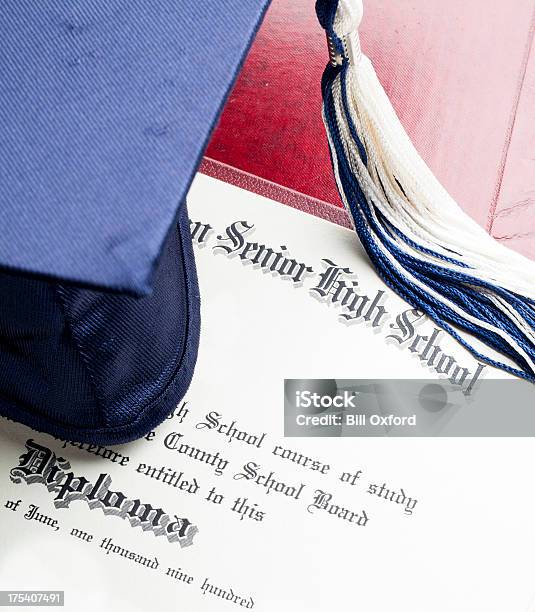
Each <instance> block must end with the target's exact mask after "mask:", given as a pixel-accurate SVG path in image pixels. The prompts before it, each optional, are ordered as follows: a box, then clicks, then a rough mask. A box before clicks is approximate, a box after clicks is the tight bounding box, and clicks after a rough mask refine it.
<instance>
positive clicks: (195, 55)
mask: <svg viewBox="0 0 535 612" xmlns="http://www.w3.org/2000/svg"><path fill="white" fill-rule="evenodd" d="M266 4H267V0H247V1H246V2H244V1H243V0H206V1H205V2H202V3H199V2H187V1H185V0H156V1H155V2H146V1H144V0H92V1H89V2H81V1H74V2H69V3H62V2H45V3H43V2H38V1H35V0H33V1H32V2H17V1H16V0H7V2H5V3H4V4H3V6H2V20H1V21H0V121H1V127H0V152H1V155H2V163H1V164H0V218H1V226H0V227H1V232H2V236H1V238H0V295H1V306H0V413H2V414H3V415H4V416H7V417H8V418H11V419H13V420H17V421H21V422H23V423H25V424H27V425H29V426H31V427H34V428H35V429H39V430H43V431H46V432H49V433H51V434H52V435H55V436H57V437H61V438H66V439H70V440H78V441H86V442H92V443H99V444H113V443H122V442H125V441H128V440H131V439H134V438H137V437H140V436H142V435H144V434H145V433H147V432H148V431H149V430H151V429H152V428H153V427H155V426H156V425H157V424H158V423H159V422H161V421H162V420H163V419H164V418H165V417H166V416H167V415H168V414H169V413H170V411H171V410H172V409H173V408H174V407H175V406H176V404H177V402H178V401H179V400H180V399H181V398H182V396H183V395H184V393H185V392H186V390H187V387H188V385H189V382H190V379H191V377H192V373H193V369H194V364H195V360H196V354H197V346H198V340H199V325H200V322H199V293H198V287H197V279H196V272H195V264H194V258H193V253H192V246H191V237H190V232H189V222H188V218H187V211H186V205H185V202H184V201H185V197H186V194H187V191H188V188H189V185H190V182H191V180H192V177H193V175H194V173H195V170H196V168H197V166H198V164H199V162H200V158H201V155H202V152H203V150H204V147H205V144H206V142H207V139H208V137H209V134H210V131H211V129H212V127H213V126H214V123H215V121H216V119H217V117H218V113H219V110H220V108H221V105H222V103H223V102H224V99H225V97H226V95H227V93H228V91H229V89H230V87H231V85H232V83H233V81H234V78H235V76H236V73H237V71H238V69H239V66H240V64H241V62H242V60H243V57H244V55H245V53H246V51H247V49H248V46H249V44H250V42H251V40H252V37H253V36H254V34H255V32H256V29H257V27H258V25H259V22H260V20H261V17H262V15H263V12H264V10H265V6H266Z"/></svg>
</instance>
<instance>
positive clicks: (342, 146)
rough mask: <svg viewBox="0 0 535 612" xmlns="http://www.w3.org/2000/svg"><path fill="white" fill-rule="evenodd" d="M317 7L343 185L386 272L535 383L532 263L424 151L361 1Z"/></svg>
mask: <svg viewBox="0 0 535 612" xmlns="http://www.w3.org/2000/svg"><path fill="white" fill-rule="evenodd" d="M316 12H317V15H318V19H319V21H320V23H321V25H322V27H323V28H324V29H325V30H326V33H327V40H328V45H329V55H330V65H328V66H327V68H326V70H325V73H324V75H323V81H322V93H323V120H324V123H325V127H326V130H327V137H328V141H329V149H330V153H331V161H332V165H333V170H334V174H335V178H336V183H337V185H338V191H339V193H340V197H341V199H342V201H343V203H344V206H345V208H346V210H347V211H348V213H349V215H350V218H351V219H352V221H353V226H354V228H355V230H356V232H357V234H358V237H359V239H360V241H361V242H362V245H363V246H364V248H365V250H366V252H367V254H368V256H369V257H370V259H371V261H372V263H373V264H374V266H375V268H376V270H377V272H378V274H379V275H380V276H381V278H382V279H383V281H384V282H385V283H386V284H387V285H388V286H389V287H390V288H391V289H392V290H393V291H395V292H396V293H398V295H400V296H401V297H402V298H403V299H404V300H406V301H407V302H408V303H409V304H410V305H411V306H413V307H414V308H417V309H418V310H420V311H422V312H424V313H425V314H426V315H427V316H428V317H429V318H430V319H432V320H433V321H434V322H435V323H436V324H437V325H438V326H440V327H441V328H442V329H444V330H445V331H447V332H448V333H449V334H451V336H453V337H454V338H455V339H456V340H457V341H458V342H460V343H461V344H462V345H463V346H464V347H465V348H467V349H468V350H469V351H470V352H471V353H472V354H473V355H474V356H475V357H476V358H477V359H479V360H480V361H482V362H485V363H487V364H489V365H492V366H495V367H498V368H501V369H503V370H505V371H507V372H509V373H511V374H514V375H516V376H519V377H521V378H525V379H527V380H530V381H531V382H535V365H534V361H535V331H534V329H535V307H534V305H535V264H534V262H532V261H531V260H529V259H527V258H526V257H523V256H522V255H520V254H518V253H515V252H514V251H512V250H510V249H508V248H506V247H505V246H503V245H501V244H500V243H498V242H497V241H496V240H494V239H493V238H492V237H491V236H489V234H487V232H485V230H484V229H483V228H481V227H480V226H479V225H478V224H477V223H476V222H475V221H473V220H472V219H471V218H470V217H469V216H468V215H466V214H465V213H464V212H463V211H462V210H461V208H460V207H459V206H458V204H457V203H456V202H455V201H454V200H453V199H452V198H451V196H450V195H449V194H448V193H447V192H446V190H445V189H444V187H442V185H441V184H440V183H439V182H438V180H437V179H436V177H435V176H434V175H433V173H432V172H431V170H430V169H429V168H428V167H427V165H426V164H425V162H424V161H423V160H422V158H421V157H420V156H419V154H418V152H417V151H416V149H415V148H414V145H413V144H412V142H411V140H410V139H409V137H408V135H407V133H406V132H405V130H404V129H403V126H402V125H401V123H400V121H399V119H398V117H397V115H396V113H395V111H394V109H393V108H392V105H391V103H390V101H389V100H388V97H387V95H386V93H385V92H384V90H383V88H382V86H381V84H380V82H379V79H378V78H377V75H376V73H375V70H374V69H373V66H372V64H371V62H370V60H369V59H368V58H367V57H366V56H365V55H363V54H362V52H361V50H360V44H359V38H358V33H357V29H358V26H359V24H360V21H361V18H362V2H361V0H317V2H316ZM460 332H463V333H462V334H461V333H460ZM487 347H490V348H491V349H493V350H494V351H496V352H497V353H500V354H501V355H503V356H505V357H507V358H508V359H509V360H510V361H511V362H512V363H514V364H516V366H517V367H513V366H512V365H509V364H507V363H502V362H501V361H499V360H498V359H499V358H498V357H496V356H493V353H492V351H489V350H488V348H487Z"/></svg>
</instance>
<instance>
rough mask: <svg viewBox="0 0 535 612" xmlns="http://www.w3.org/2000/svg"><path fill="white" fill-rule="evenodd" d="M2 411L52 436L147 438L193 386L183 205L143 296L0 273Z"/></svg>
mask: <svg viewBox="0 0 535 612" xmlns="http://www.w3.org/2000/svg"><path fill="white" fill-rule="evenodd" d="M0 294H1V295H2V317H0V372H1V373H2V375H1V376H0V413H1V414H3V415H5V416H7V417H9V418H11V419H13V420H17V421H21V422H23V423H25V424H27V425H29V426H31V427H34V428H35V429H38V430H44V431H47V432H49V433H51V434H53V435H55V436H57V437H60V438H64V439H69V440H80V441H84V442H91V443H98V444H117V443H122V442H126V441H129V440H133V439H135V438H139V437H141V436H142V435H144V434H146V433H147V432H148V431H150V430H151V429H152V428H154V427H155V426H156V425H157V424H158V423H160V422H161V421H162V420H163V419H165V417H166V416H167V415H168V414H169V412H170V410H171V409H172V408H173V407H174V406H175V405H176V404H177V402H178V401H179V400H180V398H182V396H183V395H184V393H185V392H186V390H187V388H188V385H189V383H190V380H191V377H192V374H193V369H194V366H195V360H196V356H197V346H198V342H199V326H200V318H199V290H198V286H197V277H196V272H195V263H194V258H193V252H192V245H191V237H190V233H189V222H188V219H187V211H186V207H185V206H183V207H182V209H181V211H180V214H179V219H178V223H177V225H173V227H172V229H171V231H170V232H169V235H168V236H167V240H166V242H165V244H164V248H163V252H162V256H161V260H160V263H159V265H158V267H157V270H156V272H155V276H154V281H153V291H152V293H151V294H150V295H148V296H144V297H134V296H128V295H123V294H117V293H110V292H103V291H96V290H94V289H87V288H83V289H82V288H79V287H76V286H74V285H67V284H60V283H56V282H50V281H45V280H42V279H36V278H24V277H21V276H16V275H13V274H11V273H0Z"/></svg>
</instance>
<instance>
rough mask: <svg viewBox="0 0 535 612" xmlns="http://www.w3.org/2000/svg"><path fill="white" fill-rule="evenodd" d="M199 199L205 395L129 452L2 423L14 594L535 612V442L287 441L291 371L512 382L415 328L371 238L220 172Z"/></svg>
mask: <svg viewBox="0 0 535 612" xmlns="http://www.w3.org/2000/svg"><path fill="white" fill-rule="evenodd" d="M188 207H189V215H190V218H191V221H192V224H191V227H192V235H193V239H194V250H195V256H196V261H197V268H198V274H199V285H200V293H201V315H202V327H201V343H200V349H199V358H198V363H197V366H196V370H195V374H194V377H193V382H192V384H191V387H190V389H189V391H188V393H187V395H186V397H185V398H184V401H183V402H181V403H180V404H179V405H178V406H177V407H176V409H175V411H174V413H173V414H172V415H171V416H170V417H169V418H168V419H167V420H166V421H165V422H164V423H163V424H162V425H161V426H160V427H158V428H157V429H156V430H155V431H154V432H152V433H151V434H149V435H148V436H147V437H146V438H145V439H142V440H139V441H137V442H133V443H131V444H126V445H122V446H116V447H106V448H104V447H99V446H91V445H88V444H78V443H70V442H69V441H63V440H57V439H55V438H53V437H51V436H49V435H46V434H41V433H38V432H35V431H32V430H31V429H29V428H27V427H25V426H22V425H19V424H16V423H13V422H10V421H8V420H6V419H1V418H0V590H10V591H11V590H13V591H15V590H23V589H24V590H28V589H31V590H46V591H52V590H60V591H64V593H65V608H66V609H67V610H73V611H74V610H76V611H79V612H83V611H90V610H91V611H94V610H114V611H117V612H119V611H133V610H135V611H148V610H180V611H184V612H219V611H221V612H232V611H233V610H235V611H236V612H237V611H238V610H242V609H243V610H255V612H320V611H321V612H325V611H327V610H328V611H331V610H332V611H335V610H336V611H340V612H350V611H351V612H355V611H362V612H393V611H394V610H395V611H396V612H431V611H432V612H530V611H533V610H535V602H534V601H533V596H534V594H535V579H534V575H535V571H534V562H533V557H534V555H533V551H534V550H535V520H534V518H533V517H534V516H535V484H534V479H533V468H534V465H535V458H534V457H535V453H534V452H533V448H534V441H533V439H532V438H515V439H512V438H440V437H420V438H415V437H370V438H367V437H340V436H339V435H337V436H335V437H315V436H311V437H302V438H296V437H284V380H285V379H313V378H317V379H321V380H325V381H339V384H340V388H343V387H344V381H346V380H349V379H356V378H364V379H371V378H385V379H388V378H414V379H429V380H437V379H439V378H440V377H442V378H444V377H445V376H446V374H444V372H446V371H447V376H449V377H450V378H451V379H452V380H453V381H454V383H455V384H456V385H457V387H458V390H459V393H461V394H463V395H464V394H465V393H466V392H468V393H470V392H474V393H475V392H477V389H476V383H477V381H478V380H483V379H485V378H492V377H493V378H504V377H507V375H506V374H504V373H501V372H497V371H493V370H491V368H489V367H484V366H482V365H481V364H478V362H477V360H476V359H475V358H474V357H473V356H472V355H470V354H469V353H468V352H467V351H465V350H464V349H462V348H461V347H460V346H459V345H458V344H457V343H456V342H455V341H454V340H452V339H451V338H450V337H449V336H447V335H446V334H445V333H444V332H440V330H438V331H435V326H434V325H433V323H432V322H431V321H429V320H423V319H422V320H420V319H418V320H416V318H415V316H414V313H412V311H411V308H410V306H409V305H408V304H406V303H404V302H403V301H402V300H401V299H400V298H398V297H397V296H396V295H395V294H394V293H393V292H392V291H391V290H390V289H389V288H387V287H386V286H385V285H384V284H383V283H382V282H381V280H380V279H379V278H378V277H377V275H376V273H375V272H374V270H373V269H372V268H371V266H370V264H369V262H368V260H367V258H366V256H365V254H364V253H363V251H362V248H361V247H360V246H359V243H358V240H357V238H356V236H355V234H354V233H353V232H351V231H349V230H346V229H343V228H340V227H338V226H335V225H333V224H330V223H328V222H326V221H323V220H321V219H318V218H315V217H312V216H309V215H306V214H304V213H302V212H299V211H297V210H294V209H292V208H289V207H287V206H284V205H282V204H278V203H275V202H272V201H270V200H268V199H266V198H263V197H261V196H258V195H255V194H252V193H249V192H247V191H244V190H242V189H239V188H237V187H234V186H231V185H228V184H226V183H222V182H219V181H217V180H216V179H213V178H209V177H207V176H204V175H197V177H196V179H195V182H194V184H193V186H192V190H191V193H190V196H189V204H188ZM335 278H336V279H337V281H341V280H343V281H344V283H345V285H341V284H340V282H339V283H338V285H336V286H335V285H334V284H333V279H335ZM341 288H343V290H344V293H343V296H344V297H345V302H344V303H343V304H342V302H341V300H342V293H339V294H338V298H339V299H335V293H336V289H338V290H340V291H342V289H341ZM433 334H434V335H433ZM418 335H419V336H420V337H421V338H420V339H422V338H423V337H424V336H425V338H426V339H427V340H426V341H424V340H421V342H420V341H417V340H416V336H418ZM430 338H432V340H430ZM426 342H427V343H428V344H426ZM426 346H427V347H428V354H427V355H423V352H424V351H425V349H426ZM411 347H412V348H411ZM430 350H433V351H435V357H436V358H435V359H434V360H433V362H432V363H430V360H429V351H430ZM471 382H473V383H474V389H472V390H470V389H469V386H470V384H471ZM467 390H468V391H467ZM533 407H534V409H535V405H534V406H533ZM506 409H507V406H504V410H506ZM84 479H85V480H84Z"/></svg>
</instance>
